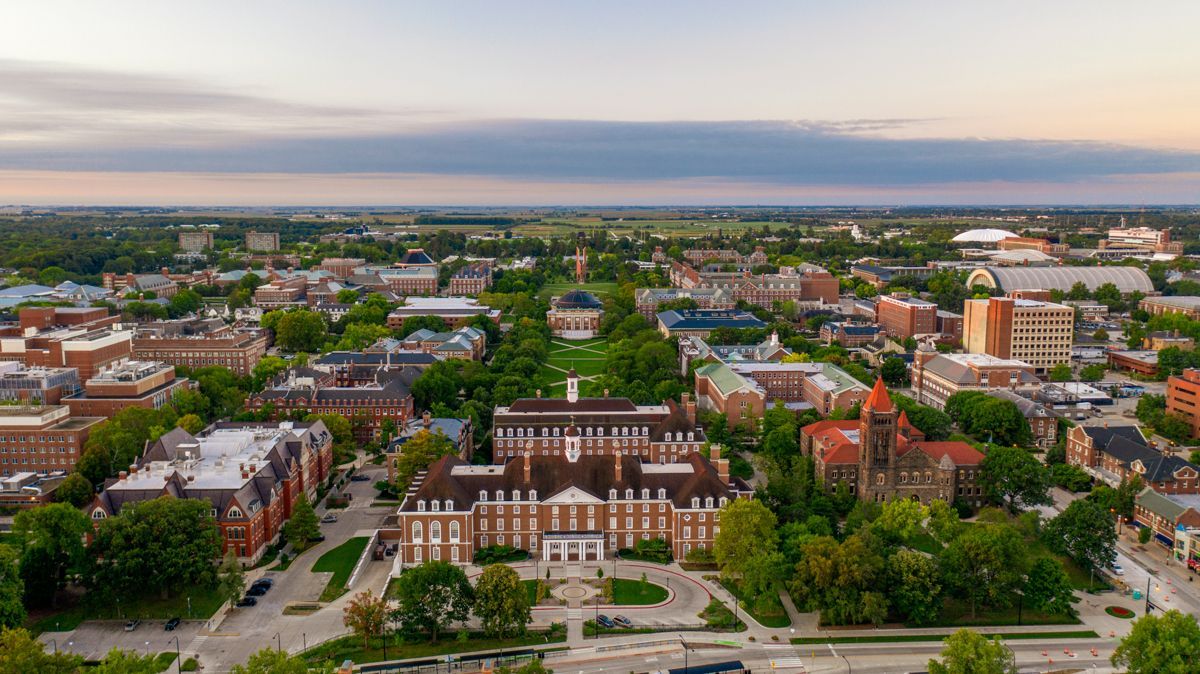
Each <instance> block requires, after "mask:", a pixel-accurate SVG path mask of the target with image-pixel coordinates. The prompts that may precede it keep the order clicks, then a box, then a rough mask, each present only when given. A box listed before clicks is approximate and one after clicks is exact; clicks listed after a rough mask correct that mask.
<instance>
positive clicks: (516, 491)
mask: <svg viewBox="0 0 1200 674" xmlns="http://www.w3.org/2000/svg"><path fill="white" fill-rule="evenodd" d="M512 500H514V501H520V500H521V490H520V489H514V490H513V497H512Z"/></svg>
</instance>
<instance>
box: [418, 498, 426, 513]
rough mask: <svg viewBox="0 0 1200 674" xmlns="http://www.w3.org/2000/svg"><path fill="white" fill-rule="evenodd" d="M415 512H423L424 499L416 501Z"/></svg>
mask: <svg viewBox="0 0 1200 674" xmlns="http://www.w3.org/2000/svg"><path fill="white" fill-rule="evenodd" d="M417 512H421V513H423V512H425V499H421V500H420V501H417Z"/></svg>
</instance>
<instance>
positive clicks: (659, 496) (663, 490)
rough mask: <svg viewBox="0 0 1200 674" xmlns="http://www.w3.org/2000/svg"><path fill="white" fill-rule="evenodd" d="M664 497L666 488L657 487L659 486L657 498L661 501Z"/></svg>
mask: <svg viewBox="0 0 1200 674" xmlns="http://www.w3.org/2000/svg"><path fill="white" fill-rule="evenodd" d="M666 497H667V490H666V489H663V488H662V487H659V488H658V498H659V500H660V501H661V500H662V499H665V498H666Z"/></svg>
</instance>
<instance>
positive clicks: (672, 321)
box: [658, 309, 767, 330]
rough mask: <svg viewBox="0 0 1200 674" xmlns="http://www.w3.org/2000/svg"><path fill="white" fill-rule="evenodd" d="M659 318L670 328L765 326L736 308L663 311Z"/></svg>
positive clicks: (701, 328)
mask: <svg viewBox="0 0 1200 674" xmlns="http://www.w3.org/2000/svg"><path fill="white" fill-rule="evenodd" d="M658 320H659V321H660V322H661V323H662V324H663V325H665V326H666V327H667V329H668V330H715V329H717V328H764V327H766V326H767V324H766V323H763V322H762V321H760V320H759V319H758V318H756V317H755V316H754V315H752V314H749V313H747V312H745V311H739V310H736V309H686V310H671V311H663V312H661V313H659V314H658Z"/></svg>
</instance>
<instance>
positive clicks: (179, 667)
mask: <svg viewBox="0 0 1200 674" xmlns="http://www.w3.org/2000/svg"><path fill="white" fill-rule="evenodd" d="M171 639H173V640H174V641H175V672H176V674H183V661H182V660H181V658H182V657H183V655H182V654H180V652H179V635H178V634H176V635H175V636H173V637H171ZM167 643H168V644H170V643H171V642H170V641H168V642H167Z"/></svg>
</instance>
